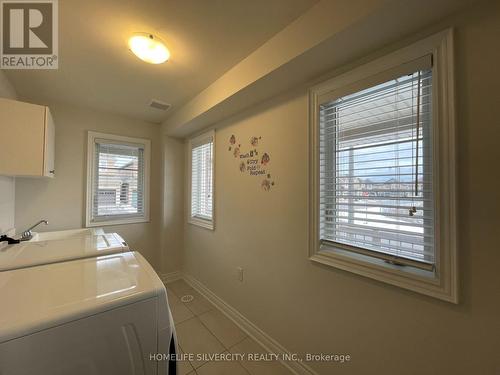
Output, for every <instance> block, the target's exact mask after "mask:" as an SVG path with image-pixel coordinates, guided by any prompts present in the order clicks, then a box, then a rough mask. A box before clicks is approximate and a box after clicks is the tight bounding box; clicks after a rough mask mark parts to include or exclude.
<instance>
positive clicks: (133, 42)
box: [128, 33, 170, 64]
mask: <svg viewBox="0 0 500 375" xmlns="http://www.w3.org/2000/svg"><path fill="white" fill-rule="evenodd" d="M128 46H129V47H130V50H131V51H132V52H133V53H134V54H135V55H136V56H137V57H138V58H140V59H141V60H142V61H145V62H147V63H150V64H161V63H164V62H165V61H167V60H168V59H169V58H170V52H169V50H168V49H167V47H166V46H165V44H164V43H163V42H162V41H161V39H160V38H158V37H157V36H154V35H153V34H146V33H136V34H134V35H133V36H132V37H131V38H130V39H129V40H128Z"/></svg>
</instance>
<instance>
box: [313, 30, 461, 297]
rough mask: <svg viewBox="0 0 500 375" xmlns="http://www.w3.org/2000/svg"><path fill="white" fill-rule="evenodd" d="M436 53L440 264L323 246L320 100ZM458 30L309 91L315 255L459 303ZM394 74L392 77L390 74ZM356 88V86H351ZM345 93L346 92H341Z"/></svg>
mask: <svg viewBox="0 0 500 375" xmlns="http://www.w3.org/2000/svg"><path fill="white" fill-rule="evenodd" d="M428 54H432V57H433V66H432V75H433V87H432V90H433V91H432V94H433V98H432V108H433V113H432V124H433V126H432V131H433V135H432V147H433V155H434V157H433V171H434V175H433V189H434V209H435V228H436V229H435V235H436V240H435V251H436V254H435V259H436V264H435V270H434V271H425V270H421V269H417V268H414V267H411V266H408V265H407V266H399V265H393V264H388V263H386V262H384V261H383V260H381V259H377V258H374V257H370V256H369V255H363V254H356V253H353V252H350V251H348V250H346V249H343V248H342V247H341V246H338V247H337V246H321V245H320V238H319V229H320V225H319V213H320V212H319V202H320V194H319V116H318V115H319V106H320V104H322V103H325V102H327V101H328V100H331V99H332V98H335V97H339V96H342V95H344V93H345V92H355V91H359V90H362V89H363V88H368V87H370V86H372V85H373V84H370V82H372V81H374V80H380V77H381V76H382V77H384V76H385V75H387V76H388V77H390V76H391V75H395V74H396V75H397V71H398V70H400V69H401V66H402V65H404V64H412V63H413V62H414V61H416V60H418V59H421V58H423V57H424V56H426V55H428ZM453 74H454V61H453V31H452V30H451V29H448V30H444V31H442V32H440V33H437V34H435V35H432V36H430V37H428V38H426V39H423V40H420V41H418V42H416V43H414V44H412V45H410V46H407V47H405V48H402V49H400V50H397V51H395V52H393V53H390V54H388V55H385V56H383V57H380V58H378V59H375V60H373V61H371V62H369V63H367V64H364V65H362V66H359V67H357V68H354V69H352V70H351V71H348V72H346V73H344V74H341V75H338V76H336V77H334V78H332V79H329V80H327V81H325V82H322V83H319V84H318V85H315V86H314V87H312V88H311V89H310V91H309V153H310V171H309V174H310V176H309V178H310V181H309V182H310V189H309V259H310V260H311V261H313V262H317V263H321V264H325V265H328V266H331V267H334V268H338V269H342V270H345V271H349V272H352V273H355V274H358V275H362V276H366V277H369V278H372V279H375V280H379V281H382V282H385V283H388V284H392V285H395V286H399V287H402V288H405V289H409V290H412V291H415V292H418V293H422V294H426V295H429V296H432V297H435V298H439V299H442V300H445V301H448V302H452V303H458V270H457V268H458V266H457V265H458V262H457V232H456V151H455V105H454V95H455V94H454V79H453ZM388 79H390V78H388ZM350 90H351V91H350ZM339 93H342V95H340V94H339Z"/></svg>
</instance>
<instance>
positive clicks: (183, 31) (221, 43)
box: [5, 0, 318, 122]
mask: <svg viewBox="0 0 500 375" xmlns="http://www.w3.org/2000/svg"><path fill="white" fill-rule="evenodd" d="M317 1H318V0H251V1H248V0H141V1H140V0H83V1H82V0H63V1H59V69H58V70H18V71H12V70H11V71H5V73H6V74H7V76H8V78H9V79H10V81H11V82H12V84H13V85H14V87H15V88H16V90H17V92H18V94H19V96H20V97H21V98H25V99H29V100H34V101H37V102H39V103H40V104H44V103H49V102H50V101H58V102H68V103H72V104H76V105H79V106H83V107H90V108H94V109H97V110H104V111H110V112H115V113H120V114H123V115H126V116H131V117H135V118H140V119H144V120H147V121H151V122H161V121H162V120H163V119H164V118H165V117H166V116H167V115H168V113H170V112H171V111H173V110H175V109H176V108H178V107H179V106H180V105H181V104H183V103H185V102H186V101H187V100H188V99H190V98H191V97H193V96H194V95H196V94H197V93H198V92H199V91H201V90H202V89H204V88H205V87H207V86H208V85H209V84H210V83H212V82H213V81H215V80H216V79H217V78H218V77H219V76H221V75H222V74H223V73H224V72H226V71H227V70H228V69H230V68H231V67H232V66H234V65H235V64H237V63H238V62H239V61H241V60H242V59H243V58H245V57H246V56H247V55H249V54H250V53H251V52H252V51H254V50H255V49H256V48H258V47H259V46H260V45H262V44H263V43H264V42H265V41H266V40H268V39H269V38H270V37H272V36H273V35H274V34H276V33H277V32H278V31H280V30H281V29H283V28H284V27H285V26H286V25H288V24H289V23H290V22H292V21H293V20H294V19H296V18H297V17H299V16H300V15H301V14H302V13H304V12H305V11H306V10H307V9H309V8H310V7H311V6H312V5H314V4H315V3H316V2H317ZM134 32H150V33H154V34H157V35H159V36H160V37H161V38H162V39H163V40H164V41H165V42H166V44H167V46H168V48H169V49H170V51H171V54H172V57H171V59H170V60H169V61H168V62H167V63H165V64H161V65H150V64H146V63H144V62H142V61H141V60H139V59H138V58H136V57H135V56H134V55H133V54H132V53H131V52H130V51H129V50H128V48H127V40H128V38H129V36H130V35H131V34H132V33H134ZM153 98H155V99H160V100H162V101H165V102H167V103H170V104H172V106H173V107H172V108H171V109H170V110H169V112H168V113H165V112H162V111H159V110H155V109H151V108H149V107H148V104H149V102H150V100H151V99H153Z"/></svg>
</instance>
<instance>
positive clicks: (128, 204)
mask: <svg viewBox="0 0 500 375" xmlns="http://www.w3.org/2000/svg"><path fill="white" fill-rule="evenodd" d="M87 148H88V149H87V202H86V225H87V226H88V227H91V226H102V225H116V224H128V223H139V222H146V221H149V195H148V192H149V159H150V148H151V143H150V141H149V140H145V139H139V138H130V137H122V136H116V135H111V134H103V133H96V132H89V133H88V146H87Z"/></svg>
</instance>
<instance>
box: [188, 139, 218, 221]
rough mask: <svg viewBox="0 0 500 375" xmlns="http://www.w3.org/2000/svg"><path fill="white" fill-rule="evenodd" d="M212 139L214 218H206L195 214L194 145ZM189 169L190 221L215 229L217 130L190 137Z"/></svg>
mask: <svg viewBox="0 0 500 375" xmlns="http://www.w3.org/2000/svg"><path fill="white" fill-rule="evenodd" d="M210 140H211V141H212V219H211V220H208V219H204V218H201V217H197V216H193V212H192V207H193V201H192V199H193V196H192V184H193V160H192V156H193V147H194V146H195V145H196V146H199V145H202V144H204V143H206V142H207V141H210ZM188 171H189V184H188V189H189V195H188V198H189V202H188V208H189V212H188V220H187V221H188V223H189V224H193V225H196V226H199V227H202V228H205V229H209V230H215V130H210V131H208V132H205V133H203V134H200V135H198V136H196V137H193V138H190V139H189V142H188Z"/></svg>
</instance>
